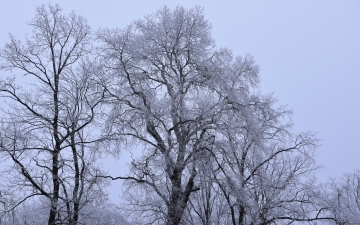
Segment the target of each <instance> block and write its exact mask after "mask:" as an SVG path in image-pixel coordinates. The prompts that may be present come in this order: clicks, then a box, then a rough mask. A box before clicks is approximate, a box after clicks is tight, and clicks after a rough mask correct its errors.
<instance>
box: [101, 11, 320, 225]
mask: <svg viewBox="0 0 360 225" xmlns="http://www.w3.org/2000/svg"><path fill="white" fill-rule="evenodd" d="M210 31H211V25H210V24H209V23H208V22H207V21H206V20H205V19H204V15H203V12H202V9H201V8H199V7H196V8H193V9H190V10H185V9H184V8H182V7H177V8H175V9H174V10H173V11H171V10H170V9H168V8H167V7H164V8H162V9H160V10H159V11H157V12H156V13H154V14H151V15H148V16H146V17H145V18H144V19H142V20H138V21H136V22H134V23H132V24H131V25H130V26H128V27H127V28H126V29H123V30H119V29H115V30H108V29H104V30H102V31H100V32H99V34H98V36H99V39H100V40H101V41H102V42H103V44H102V46H101V48H100V49H99V54H100V55H101V57H102V59H103V60H102V61H103V62H105V63H104V68H106V71H107V72H106V74H105V75H106V76H108V77H109V78H111V82H108V83H107V86H106V88H107V91H108V93H109V94H110V96H112V97H113V101H114V106H113V110H112V114H111V115H109V122H108V127H107V129H108V132H111V133H112V134H116V135H118V138H121V139H123V140H124V141H130V140H132V141H134V142H133V143H136V144H137V146H138V148H141V152H142V155H141V156H140V157H138V158H135V159H134V160H133V161H132V171H131V173H130V175H129V176H121V177H112V178H113V179H126V180H127V181H128V182H127V183H126V185H128V191H127V197H126V198H127V199H128V203H129V205H128V207H130V208H128V210H131V209H132V210H133V211H130V213H132V214H135V213H136V215H137V216H136V219H137V220H140V221H139V223H147V224H156V223H157V224H164V223H165V224H169V225H170V224H171V225H172V224H180V223H186V222H185V220H184V219H183V217H184V213H185V209H186V208H187V207H188V205H189V203H190V205H191V206H192V207H191V208H188V210H190V212H189V213H190V214H188V215H189V216H191V215H194V214H197V216H198V219H200V220H201V221H202V223H203V224H210V223H211V220H210V217H211V212H212V211H213V206H214V205H215V204H214V203H213V202H212V201H215V199H216V198H213V197H212V195H211V193H213V192H216V193H217V195H219V194H220V193H221V195H222V199H221V201H222V202H224V201H226V202H227V205H228V210H229V211H228V212H229V215H230V218H231V219H230V220H229V219H228V221H232V224H269V223H272V222H274V221H276V220H280V219H282V220H287V219H289V220H304V221H308V220H310V219H307V218H308V216H310V215H309V213H311V212H312V211H311V210H310V211H311V212H310V211H309V212H308V211H302V212H299V213H298V214H296V213H295V211H296V208H297V207H299V204H300V205H301V202H303V203H305V202H307V201H308V199H306V198H308V196H307V193H308V192H307V190H310V189H311V186H306V182H304V183H301V182H300V181H301V180H302V179H303V177H302V176H306V175H307V174H310V173H311V172H312V171H314V170H315V169H316V168H317V167H316V165H315V164H313V163H314V160H313V152H314V149H315V148H316V146H317V140H316V138H313V137H312V136H313V134H301V135H294V134H292V133H291V124H290V123H286V122H284V123H283V120H285V119H286V118H285V117H288V116H289V115H290V112H289V111H288V110H286V109H284V108H275V107H274V104H275V102H276V101H275V100H274V99H273V98H272V97H271V96H264V95H261V94H260V92H259V90H258V83H259V77H258V66H257V65H256V64H255V62H254V60H253V58H252V57H251V56H249V55H247V56H245V57H236V58H234V57H233V56H232V53H231V51H229V50H227V49H220V50H217V49H215V45H214V43H213V40H212V38H211V34H210ZM109 78H108V79H109ZM208 157H210V159H209V161H207V162H205V161H204V160H205V158H208ZM211 158H212V159H211ZM206 163H208V164H209V165H210V167H209V168H208V170H207V173H203V172H200V171H201V170H202V169H201V165H202V164H206ZM199 174H201V176H202V177H201V178H199ZM204 176H207V178H204ZM214 185H215V186H214ZM201 189H202V190H201ZM199 190H201V193H200V192H199V193H197V194H196V195H195V194H194V192H197V191H199ZM192 196H198V197H200V198H202V199H203V200H204V201H203V202H201V204H200V202H199V201H198V203H196V201H197V200H196V199H193V200H190V199H192ZM206 201H208V202H206ZM281 201H283V202H281ZM299 201H300V203H299V204H295V203H296V202H299ZM291 204H294V205H293V206H291V208H289V209H287V207H288V206H289V205H291ZM131 206H132V207H131ZM199 206H201V207H203V208H198V207H199ZM282 207H284V208H282ZM280 209H281V210H280ZM292 210H294V211H292ZM191 211H192V212H191ZM288 213H290V214H291V215H290V216H285V215H287V214H288ZM301 213H303V214H305V216H303V217H302V216H299V215H300V214H301ZM139 215H141V216H139ZM301 215H302V214H301ZM217 218H219V216H218V217H217ZM312 219H317V218H316V216H315V218H312ZM200 220H198V221H200Z"/></svg>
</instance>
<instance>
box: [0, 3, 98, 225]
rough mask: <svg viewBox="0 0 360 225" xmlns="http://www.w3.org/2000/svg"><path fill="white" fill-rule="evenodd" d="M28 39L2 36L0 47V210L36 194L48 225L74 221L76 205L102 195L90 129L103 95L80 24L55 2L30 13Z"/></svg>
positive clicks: (86, 32) (89, 41) (88, 33)
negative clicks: (4, 163) (0, 164)
mask: <svg viewBox="0 0 360 225" xmlns="http://www.w3.org/2000/svg"><path fill="white" fill-rule="evenodd" d="M29 25H30V26H31V27H32V35H31V36H30V37H29V38H26V42H25V43H24V44H23V43H21V41H19V40H17V39H15V38H14V37H13V36H12V35H10V42H9V43H7V44H6V45H5V47H4V48H2V49H1V52H0V59H1V64H0V69H1V70H3V71H11V72H13V74H14V75H13V76H12V77H9V76H8V77H6V75H5V74H2V75H1V80H0V94H1V96H0V97H1V98H2V99H3V100H4V102H5V103H6V107H4V108H3V110H4V114H3V117H2V130H1V132H0V134H1V135H0V138H1V142H0V151H1V154H2V156H3V157H7V159H9V160H10V161H12V163H9V164H8V165H9V166H8V167H7V168H6V170H5V171H3V172H2V180H1V185H0V186H1V192H2V197H3V198H6V203H7V205H6V207H5V212H7V211H9V210H11V209H13V208H14V207H16V206H18V205H19V204H21V203H22V202H24V201H25V200H27V199H29V198H33V197H35V196H38V195H41V196H44V197H46V198H47V199H48V202H49V203H50V204H49V206H50V207H48V208H49V209H50V210H49V215H48V224H49V225H50V224H51V225H53V224H60V223H61V224H63V223H66V224H77V223H78V220H79V212H80V210H81V208H82V207H83V206H84V205H85V204H87V203H88V202H90V201H92V200H93V199H94V198H99V197H101V196H102V195H103V192H102V186H103V185H104V183H103V181H101V180H100V179H96V178H95V177H93V176H91V171H93V170H98V168H97V164H96V159H97V157H98V156H97V148H96V144H98V143H99V142H100V141H101V140H102V139H101V138H100V136H97V133H96V132H93V131H94V129H95V127H96V126H97V124H96V123H97V118H98V112H99V110H98V109H99V106H100V105H101V102H102V101H103V100H104V91H103V89H102V88H101V86H100V85H98V84H97V81H96V76H95V75H94V71H95V67H94V66H93V64H92V63H91V62H90V56H91V55H90V54H91V51H92V41H93V39H92V32H91V29H90V27H89V25H88V24H87V22H86V20H85V19H84V18H83V17H81V16H77V15H75V14H74V13H70V14H69V15H64V14H62V12H61V8H60V7H59V6H58V5H55V6H51V5H47V6H45V5H42V6H40V7H37V8H36V16H35V17H34V19H33V20H32V21H31V22H30V23H29Z"/></svg>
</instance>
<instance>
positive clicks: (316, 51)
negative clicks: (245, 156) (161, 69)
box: [0, 0, 360, 202]
mask: <svg viewBox="0 0 360 225" xmlns="http://www.w3.org/2000/svg"><path fill="white" fill-rule="evenodd" d="M49 2H50V3H52V4H54V3H58V4H59V5H60V6H61V7H62V8H63V9H64V12H65V13H68V12H70V11H71V10H74V11H75V12H76V13H77V14H79V15H82V16H84V17H86V18H87V20H88V22H89V24H90V25H91V26H92V28H93V29H94V30H96V29H97V28H100V27H109V28H115V27H119V28H124V27H125V26H127V25H128V24H129V23H130V22H131V21H133V20H136V19H139V18H141V17H143V16H144V15H146V14H149V13H152V12H154V11H156V10H157V9H159V8H161V7H162V6H164V5H168V6H169V7H170V8H173V7H175V6H176V5H182V6H184V7H186V8H190V7H193V6H195V5H200V6H203V7H204V11H205V17H206V19H208V20H209V21H210V22H211V23H212V25H213V38H214V39H215V41H216V44H217V46H218V47H227V48H229V49H232V51H233V53H234V55H244V54H247V53H249V54H251V55H253V56H254V58H255V60H256V61H257V64H258V65H259V66H260V68H261V71H260V76H261V79H262V83H261V89H262V92H263V93H272V92H274V94H275V96H276V97H277V98H278V99H279V103H280V104H282V105H284V104H286V105H288V106H289V108H291V109H293V111H294V115H293V122H294V124H295V126H294V130H295V131H296V132H301V131H308V130H311V131H314V132H318V138H320V139H322V140H323V142H322V146H321V147H320V148H319V149H318V151H317V158H316V159H317V162H318V163H319V164H322V165H323V166H324V169H322V170H321V171H319V172H318V180H319V181H326V179H327V178H328V177H329V176H332V177H339V176H341V175H342V174H343V173H345V172H352V171H354V170H355V169H360V164H359V160H360V1H359V0H353V1H346V0H344V1H330V0H298V1H294V0H286V1H285V0H283V1H275V0H274V1H270V0H269V1H250V0H249V1H241V0H222V1H215V0H202V1H200V0H198V1H160V0H156V1H154V0H152V1H150V0H148V1H145V0H144V1H140V0H132V1H120V0H117V1H115V0H111V1H110V0H103V1H95V0H94V1H90V0H63V1H60V0H58V1H56V0H50V1H48V0H31V1H25V0H24V1H20V0H0V46H1V47H3V46H4V44H5V43H6V42H7V41H8V40H9V39H8V33H9V32H10V33H12V34H14V36H15V37H16V38H19V39H22V38H23V37H25V34H26V33H29V34H30V29H29V27H28V26H27V25H26V22H27V21H30V20H31V19H32V18H33V17H34V15H35V6H36V5H40V4H42V3H45V4H47V3H49ZM126 157H128V156H127V154H124V155H123V159H124V160H126ZM123 163H124V162H122V161H121V160H120V161H119V162H117V163H113V164H107V165H106V166H109V170H110V171H111V172H112V174H113V175H120V174H124V172H125V171H124V167H123V166H120V165H121V164H123ZM118 170H119V173H118V174H117V173H116V171H118ZM119 186H120V185H119V182H116V183H114V185H113V186H112V187H111V189H110V192H111V195H110V196H111V198H112V199H113V200H114V201H116V202H117V200H116V197H117V196H119V195H120V194H121V192H120V190H119Z"/></svg>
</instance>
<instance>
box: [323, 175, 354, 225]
mask: <svg viewBox="0 0 360 225" xmlns="http://www.w3.org/2000/svg"><path fill="white" fill-rule="evenodd" d="M321 200H322V201H321V204H322V205H323V207H325V208H326V209H327V210H326V213H327V215H328V217H331V218H332V220H331V223H330V222H329V223H328V224H336V225H346V224H348V225H350V224H359V221H360V172H359V171H355V172H353V173H345V174H344V175H343V177H341V178H337V179H335V178H332V179H330V181H329V182H327V183H326V184H325V185H324V186H323V194H322V195H321Z"/></svg>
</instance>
